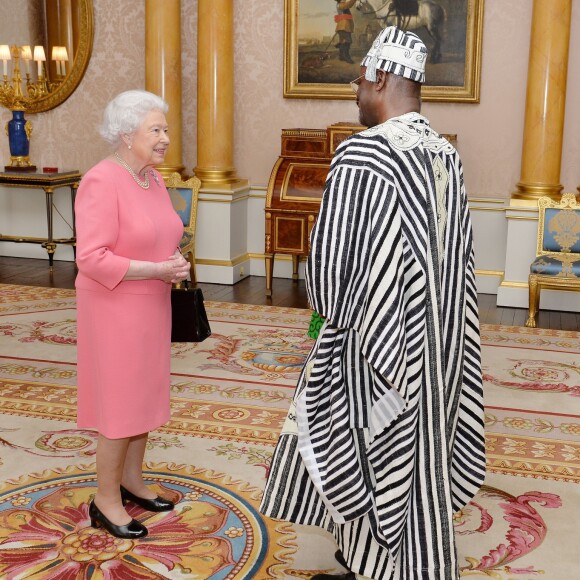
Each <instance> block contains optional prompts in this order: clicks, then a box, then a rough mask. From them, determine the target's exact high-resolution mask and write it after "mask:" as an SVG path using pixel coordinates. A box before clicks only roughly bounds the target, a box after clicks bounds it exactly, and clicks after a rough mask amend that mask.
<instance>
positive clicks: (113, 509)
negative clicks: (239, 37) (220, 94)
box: [75, 91, 189, 538]
mask: <svg viewBox="0 0 580 580" xmlns="http://www.w3.org/2000/svg"><path fill="white" fill-rule="evenodd" d="M167 108H168V107H167V104H166V103H165V101H163V99H161V98H160V97H158V96H156V95H153V94H151V93H148V92H146V91H127V92H124V93H121V94H120V95H118V96H117V97H116V98H114V99H113V100H112V101H111V102H110V103H109V105H108V106H107V108H106V110H105V113H104V119H103V124H102V127H101V135H102V136H103V137H104V139H105V140H106V141H108V142H109V143H110V144H111V145H113V146H114V148H115V149H114V152H113V153H112V154H111V155H110V156H109V157H107V158H106V159H104V160H102V161H101V162H100V163H98V164H97V165H95V166H94V167H93V168H92V169H90V170H89V171H88V172H87V174H86V175H85V176H84V177H83V179H82V181H81V185H80V187H79V190H78V194H77V199H76V205H75V213H76V228H77V266H78V270H79V271H78V276H77V279H76V289H77V312H78V426H79V427H82V428H85V429H86V428H88V429H95V430H96V431H98V443H97V459H96V461H97V493H96V495H95V498H94V500H93V501H92V502H91V504H90V506H89V516H90V519H91V525H92V526H93V527H98V526H103V527H104V528H105V529H106V530H107V531H108V532H109V533H111V534H112V535H114V536H117V537H119V538H140V537H144V536H146V535H147V528H146V527H145V526H144V525H142V524H141V523H140V522H138V521H136V520H134V519H132V518H131V516H129V514H128V513H127V511H126V510H125V507H124V505H125V503H127V502H133V503H135V504H137V505H139V506H141V507H142V508H144V509H146V510H150V511H169V510H172V509H173V507H174V506H173V503H172V502H171V501H169V500H167V499H164V498H161V497H158V496H157V495H156V494H155V493H153V492H152V491H151V490H150V489H148V488H147V486H146V485H145V482H144V480H143V472H142V465H143V457H144V454H145V446H146V444H147V436H148V432H149V431H151V430H152V429H156V428H157V427H159V426H160V425H162V424H163V423H165V422H166V421H168V419H169V376H170V370H169V362H170V347H171V344H170V343H171V302H170V290H171V283H172V282H178V281H181V280H184V279H185V278H186V277H187V275H188V272H189V265H188V263H187V261H186V260H185V259H184V258H183V256H182V255H181V253H180V252H179V250H178V249H177V247H178V244H179V241H180V239H181V235H182V230H183V227H182V223H181V220H180V218H179V217H178V215H177V214H176V213H175V211H174V209H173V206H172V204H171V201H170V198H169V194H168V192H167V189H166V188H165V185H164V183H163V179H162V178H161V176H160V175H159V173H157V171H155V169H153V168H154V166H155V165H159V164H160V163H163V160H164V158H165V153H166V151H167V146H168V145H169V137H168V134H167V132H168V131H167V129H168V128H167V122H166V120H165V113H166V112H167Z"/></svg>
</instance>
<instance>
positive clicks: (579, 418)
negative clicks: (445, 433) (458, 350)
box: [0, 285, 580, 580]
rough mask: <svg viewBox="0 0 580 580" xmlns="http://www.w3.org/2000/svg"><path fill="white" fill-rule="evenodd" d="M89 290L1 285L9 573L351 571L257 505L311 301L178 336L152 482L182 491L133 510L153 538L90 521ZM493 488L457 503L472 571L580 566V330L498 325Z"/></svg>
mask: <svg viewBox="0 0 580 580" xmlns="http://www.w3.org/2000/svg"><path fill="white" fill-rule="evenodd" d="M74 307H75V304H74V292H73V291H70V290H55V289H46V288H32V287H25V286H9V285H2V286H0V417H1V420H0V444H1V445H0V578H6V579H8V580H11V579H20V578H41V579H76V578H83V579H89V578H90V579H101V578H102V579H117V578H118V579H124V578H126V579H131V580H133V579H151V578H180V579H185V578H187V579H190V578H191V579H199V580H225V579H253V578H255V579H258V580H266V579H285V578H302V579H307V578H310V576H311V575H313V574H315V573H317V572H320V571H328V572H333V571H334V572H339V571H340V570H341V569H340V567H339V565H338V564H337V563H336V562H335V561H334V558H333V554H334V551H335V546H334V542H333V540H332V538H331V537H330V536H329V535H328V534H326V533H325V532H322V531H320V530H317V529H314V528H306V527H301V526H291V525H289V524H284V523H280V522H274V521H270V520H265V519H264V518H262V517H261V516H260V514H259V513H258V511H257V507H258V504H259V499H260V494H261V490H262V488H263V485H264V479H265V476H266V474H267V471H268V468H269V464H270V458H271V455H272V451H273V446H274V444H275V441H276V438H277V433H278V430H279V429H280V427H281V425H282V422H283V420H284V417H285V413H286V409H287V408H288V405H289V403H290V400H291V397H292V392H293V387H294V385H295V382H296V378H297V375H298V372H299V370H300V367H301V364H302V362H303V360H304V357H305V355H306V353H307V352H308V350H309V348H310V346H311V341H310V339H308V338H307V337H306V330H307V326H308V321H309V318H310V312H309V311H306V310H298V309H290V308H274V307H264V306H250V305H241V304H230V303H217V302H210V303H207V304H206V307H207V309H208V314H209V317H210V321H211V324H212V330H213V335H212V336H211V338H209V339H208V340H206V341H205V342H203V343H201V344H175V345H173V358H172V387H171V388H172V420H171V422H170V423H168V424H167V425H165V426H164V427H163V428H162V429H159V430H158V431H156V432H154V433H152V435H151V438H150V441H149V449H148V452H147V461H148V463H147V476H148V479H149V480H150V482H151V484H152V485H154V486H155V487H156V489H158V491H159V492H162V493H163V494H164V495H166V496H168V497H172V498H174V499H175V500H176V501H178V502H179V504H178V509H176V510H175V511H174V512H171V513H163V514H151V513H149V512H143V511H141V510H139V508H134V510H135V511H134V513H133V515H134V516H135V517H137V518H138V519H141V520H142V521H143V522H144V523H145V524H146V525H147V526H148V528H149V530H150V535H149V536H148V537H147V538H146V539H145V540H142V541H137V542H129V541H123V540H116V539H114V538H112V537H111V536H108V535H106V534H105V533H104V532H102V531H100V530H94V529H92V528H91V527H90V522H89V518H88V502H89V501H90V498H91V495H92V494H93V493H94V491H95V471H94V453H95V436H94V433H93V432H91V431H85V430H79V429H76V424H75V380H76V367H75V358H76V349H75V309H74ZM482 342H483V345H484V349H483V361H484V372H485V394H486V410H487V413H486V421H487V448H488V464H489V472H488V478H487V481H486V485H485V487H484V488H483V489H482V490H481V492H480V493H479V494H478V495H477V497H476V498H475V499H474V501H473V502H471V504H470V505H469V506H467V507H466V508H465V509H464V510H463V511H462V512H461V513H458V514H457V515H456V530H457V534H458V542H459V560H460V564H461V567H462V578H464V577H465V578H491V579H494V580H514V579H518V580H532V579H537V578H540V577H541V578H544V579H545V580H556V579H561V578H573V577H576V575H577V574H578V566H577V564H576V560H577V558H576V553H577V548H576V544H577V534H576V533H575V532H576V522H575V513H576V512H577V510H578V509H579V507H580V495H579V490H580V487H579V483H580V398H579V396H580V382H579V366H578V362H579V358H580V335H578V334H577V333H573V332H562V331H546V330H532V329H525V328H513V327H501V326H484V327H483V329H482Z"/></svg>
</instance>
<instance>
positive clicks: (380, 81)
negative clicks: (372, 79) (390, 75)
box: [375, 69, 387, 91]
mask: <svg viewBox="0 0 580 580" xmlns="http://www.w3.org/2000/svg"><path fill="white" fill-rule="evenodd" d="M376 74H377V82H376V83H375V84H376V85H377V87H376V88H377V91H380V90H382V89H383V88H384V86H385V85H386V84H387V73H386V72H385V71H384V70H380V69H378V70H377V73H376Z"/></svg>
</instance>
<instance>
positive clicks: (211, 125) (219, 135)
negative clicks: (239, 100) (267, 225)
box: [194, 0, 245, 189]
mask: <svg viewBox="0 0 580 580" xmlns="http://www.w3.org/2000/svg"><path fill="white" fill-rule="evenodd" d="M233 4H234V3H233V0H199V1H198V8H197V10H198V27H197V30H198V32H197V51H198V55H197V167H196V168H195V170H194V171H195V174H196V175H197V177H199V179H201V183H202V187H208V186H211V187H217V188H225V189H229V188H231V187H233V185H232V184H235V185H236V186H238V185H240V184H242V185H243V183H245V182H244V181H242V180H240V179H238V177H237V176H236V169H235V167H234V161H233V159H234V155H233V148H234V44H233V40H234V6H233Z"/></svg>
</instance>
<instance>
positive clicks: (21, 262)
mask: <svg viewBox="0 0 580 580" xmlns="http://www.w3.org/2000/svg"><path fill="white" fill-rule="evenodd" d="M75 276H76V271H75V266H74V263H73V262H64V261H57V260H55V262H54V270H53V272H52V273H51V272H50V271H49V268H48V262H47V260H37V259H32V258H10V257H2V256H0V284H23V285H28V286H48V287H53V288H74V280H75ZM199 286H200V287H201V288H202V289H203V294H204V297H205V299H206V300H217V301H222V302H240V303H244V304H264V305H268V306H286V307H292V308H308V302H307V299H306V289H305V287H304V281H303V280H300V281H299V282H298V283H294V282H292V280H286V279H282V278H275V279H274V282H273V288H272V294H273V295H272V298H267V297H266V295H265V292H264V288H265V278H261V277H258V276H250V277H249V278H245V279H244V280H241V281H240V282H238V283H237V284H234V285H233V286H230V285H224V284H204V283H201V284H199ZM495 299H496V297H495V295H494V294H480V295H479V314H480V319H481V322H484V323H488V324H504V325H507V326H523V325H524V322H525V320H526V318H527V310H526V309H524V308H502V307H498V306H496V303H495ZM538 326H539V327H540V328H550V329H554V330H580V314H577V313H573V312H559V311H548V310H543V311H541V312H540V315H539V317H538Z"/></svg>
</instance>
